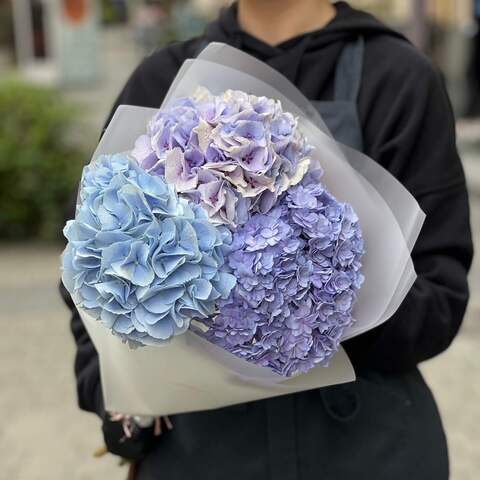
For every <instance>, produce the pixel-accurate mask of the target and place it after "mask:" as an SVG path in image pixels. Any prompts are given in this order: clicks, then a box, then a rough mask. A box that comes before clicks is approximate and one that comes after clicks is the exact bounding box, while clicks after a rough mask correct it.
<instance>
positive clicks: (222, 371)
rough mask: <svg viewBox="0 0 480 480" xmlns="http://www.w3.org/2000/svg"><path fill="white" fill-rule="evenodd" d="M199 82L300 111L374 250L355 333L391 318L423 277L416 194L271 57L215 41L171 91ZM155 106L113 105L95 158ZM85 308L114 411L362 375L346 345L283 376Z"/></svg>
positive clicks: (239, 397)
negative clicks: (417, 266)
mask: <svg viewBox="0 0 480 480" xmlns="http://www.w3.org/2000/svg"><path fill="white" fill-rule="evenodd" d="M198 86H203V87H206V88H208V89H209V90H210V91H211V92H212V93H214V94H219V93H221V92H223V91H225V90H228V89H237V90H243V91H246V92H248V93H251V94H254V95H258V96H261V95H265V96H267V97H271V98H276V99H279V100H280V101H281V102H282V105H283V108H284V110H286V111H290V112H292V113H293V114H295V115H297V116H298V117H299V119H300V122H299V123H300V126H301V129H302V131H303V132H304V134H305V135H306V137H307V139H308V142H309V143H310V144H312V145H313V146H314V147H315V149H314V151H313V154H312V159H313V162H314V164H316V165H319V166H321V167H322V168H323V170H324V172H325V173H324V176H323V180H322V181H323V183H324V184H325V186H326V187H327V189H328V190H329V191H330V192H331V193H332V194H333V195H335V196H336V197H337V199H339V200H340V201H343V202H348V203H350V204H351V205H352V206H353V208H354V209H355V211H356V213H357V214H358V216H359V219H360V226H361V229H362V234H363V238H364V241H365V246H366V254H365V255H364V257H363V260H362V264H363V267H362V273H363V274H364V276H365V282H364V285H363V286H362V288H361V290H360V292H359V294H358V299H357V302H356V304H355V307H354V310H353V315H354V318H355V319H356V322H355V323H354V325H353V326H352V327H350V328H349V329H348V330H347V331H346V332H345V334H344V337H343V339H344V340H345V339H347V338H351V337H354V336H356V335H359V334H360V333H363V332H365V331H367V330H370V329H372V328H374V327H376V326H378V325H380V324H381V323H382V322H385V321H386V320H387V319H388V318H389V317H391V316H392V315H393V313H394V312H395V311H396V310H397V308H398V307H399V305H400V303H401V302H402V301H403V299H404V298H405V296H406V294H407V293H408V291H409V289H410V287H411V286H412V284H413V282H414V281H415V278H416V274H415V270H414V267H413V263H412V260H411V257H410V253H411V250H412V248H413V246H414V244H415V241H416V239H417V237H418V234H419V232H420V228H421V226H422V224H423V221H424V214H423V212H422V211H421V209H420V208H419V206H418V204H417V202H416V201H415V199H414V198H413V197H412V196H411V195H410V193H409V192H408V191H407V190H406V189H405V188H404V187H403V186H402V185H401V184H400V183H399V182H398V181H397V180H396V179H395V178H394V177H393V176H392V175H391V174H390V173H388V172H387V171H386V170H385V169H383V168H382V167H381V166H380V165H378V164H377V163H375V162H374V161H373V160H372V159H370V158H369V157H367V156H366V155H363V154H362V153H360V152H357V151H354V150H352V149H351V148H348V147H346V146H344V145H340V144H338V143H337V142H336V141H335V140H334V139H333V137H332V135H331V134H330V132H329V131H328V128H327V127H326V125H325V123H324V122H323V120H322V119H321V117H320V115H319V114H318V113H317V111H316V110H315V109H314V108H313V107H312V106H311V104H310V103H309V101H308V100H307V99H306V98H305V97H304V96H303V95H302V94H301V93H300V91H298V90H297V89H296V87H294V86H293V85H292V84H291V83H290V82H289V81H288V80H286V79H285V78H284V77H283V76H281V75H280V74H279V73H278V72H276V71H274V70H273V69H271V68H270V67H268V66H267V65H265V64H263V63H261V62H259V61H258V60H256V59H254V58H252V57H250V56H248V55H246V54H245V53H243V52H241V51H239V50H236V49H234V48H232V47H229V46H226V45H223V44H218V43H212V44H210V45H209V46H207V47H206V49H205V50H204V51H203V52H202V53H201V54H200V55H199V57H198V59H196V60H187V61H186V62H185V63H184V65H183V66H182V68H181V69H180V71H179V73H178V75H177V77H176V78H175V80H174V82H173V83H172V86H171V88H170V90H169V92H168V94H167V96H166V98H165V100H164V103H163V106H167V105H168V104H170V103H171V102H172V101H174V100H175V99H177V98H180V97H185V96H190V95H191V94H192V93H193V92H194V91H195V89H196V88H197V87H198ZM155 112H156V109H150V108H143V107H132V106H121V107H119V108H118V109H117V111H116V112H115V115H114V116H113V119H112V121H111V122H110V124H109V126H108V128H107V130H106V132H105V134H104V136H103V138H102V140H101V141H100V143H99V145H98V147H97V149H96V151H95V153H94V158H93V160H94V159H95V158H96V157H97V156H98V155H101V154H109V153H118V152H122V151H129V150H131V149H132V148H133V145H134V142H135V140H136V138H137V137H138V136H139V135H141V134H142V133H144V132H145V130H146V125H147V122H148V121H149V119H150V118H151V117H152V116H153V115H154V114H155ZM80 314H81V316H82V319H83V321H84V323H85V325H86V327H87V329H88V332H89V334H90V336H91V338H92V340H93V342H94V344H95V346H96V349H97V351H98V353H99V357H100V367H101V378H102V387H103V393H104V399H105V405H106V408H107V410H113V411H120V412H123V413H129V414H135V415H168V414H174V413H180V412H188V411H196V410H205V409H212V408H218V407H222V406H227V405H232V404H235V403H241V402H246V401H252V400H258V399H261V398H266V397H272V396H277V395H282V394H287V393H293V392H298V391H302V390H308V389H312V388H319V387H323V386H327V385H332V384H338V383H343V382H348V381H352V380H354V378H355V374H354V371H353V368H352V366H351V364H350V361H349V360H348V357H347V355H346V354H345V352H344V351H343V349H340V350H339V351H338V353H337V354H336V355H335V356H334V357H333V359H332V360H331V362H330V365H329V366H328V367H317V368H314V369H312V370H311V371H310V372H308V373H307V374H304V375H299V376H297V377H294V378H290V379H288V380H285V379H284V378H283V377H280V376H278V375H276V374H274V373H272V372H270V371H269V370H266V369H264V368H261V367H257V366H254V365H251V364H249V363H247V362H245V361H243V360H240V359H238V358H236V357H234V356H233V355H231V354H230V353H228V352H225V351H223V350H221V349H220V348H218V347H216V346H213V345H211V344H208V343H207V342H206V341H204V340H202V339H200V338H199V337H198V336H196V335H195V334H194V333H192V332H187V334H185V335H182V336H179V337H175V338H174V339H173V341H172V342H171V343H170V344H168V345H166V346H163V347H142V348H139V349H136V350H132V349H130V348H129V347H128V346H127V345H125V344H123V343H122V342H121V341H120V340H119V339H118V338H117V337H114V336H113V335H112V334H111V333H110V332H109V331H108V330H107V329H105V328H104V327H103V326H101V325H100V324H98V323H97V322H96V321H95V320H94V319H93V318H91V317H89V316H88V315H87V314H85V312H83V311H81V309H80Z"/></svg>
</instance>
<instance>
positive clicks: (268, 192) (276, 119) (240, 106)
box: [132, 88, 311, 227]
mask: <svg viewBox="0 0 480 480" xmlns="http://www.w3.org/2000/svg"><path fill="white" fill-rule="evenodd" d="M310 151H311V147H310V146H309V145H308V143H307V142H306V140H305V137H304V136H303V135H302V134H301V132H300V130H299V128H298V122H297V119H296V118H295V117H294V116H293V115H292V114H290V113H288V112H284V111H283V110H282V107H281V104H280V102H279V101H275V100H272V99H269V98H266V97H256V96H254V95H248V94H246V93H244V92H241V91H233V90H228V91H226V92H224V93H223V94H221V95H217V96H215V95H212V94H211V93H210V92H208V91H207V90H205V89H201V88H200V89H199V90H198V91H197V92H196V93H195V94H194V95H193V96H192V97H190V98H182V99H179V100H177V101H175V102H174V103H173V104H172V105H171V106H169V107H167V108H165V109H161V110H159V111H158V113H157V114H156V115H155V116H154V117H153V119H152V120H151V121H150V122H149V124H148V129H147V133H146V134H145V135H142V136H140V137H139V138H138V139H137V141H136V143H135V148H134V149H133V152H132V155H133V156H134V157H135V158H136V159H137V161H138V162H139V164H140V165H141V166H142V167H143V168H144V169H146V170H147V171H148V172H150V173H152V174H156V175H162V176H164V177H165V179H166V181H167V182H168V183H170V184H172V185H174V186H175V189H176V191H177V192H178V193H179V194H181V195H182V196H185V197H187V198H189V199H191V200H194V201H195V202H198V203H200V204H201V205H202V206H203V208H204V209H205V210H206V211H207V213H208V215H209V217H210V219H211V220H212V221H213V222H214V223H217V224H225V225H229V226H230V227H236V226H238V225H242V224H243V223H245V222H246V221H247V220H248V218H249V217H250V215H251V214H252V213H255V212H261V213H265V212H268V211H269V210H270V209H271V208H272V207H273V205H274V204H275V203H276V201H277V199H278V197H279V196H280V195H281V194H282V193H283V192H285V191H286V190H287V189H288V188H289V187H291V186H293V185H296V184H297V183H298V182H300V181H301V179H302V178H303V176H304V175H305V173H306V172H307V170H308V166H309V163H310V158H309V153H310Z"/></svg>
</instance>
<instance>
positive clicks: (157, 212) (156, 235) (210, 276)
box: [62, 133, 236, 344]
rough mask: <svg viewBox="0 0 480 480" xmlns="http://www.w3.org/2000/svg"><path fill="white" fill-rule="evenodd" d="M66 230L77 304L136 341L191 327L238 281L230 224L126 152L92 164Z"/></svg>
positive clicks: (67, 266) (68, 280)
mask: <svg viewBox="0 0 480 480" xmlns="http://www.w3.org/2000/svg"><path fill="white" fill-rule="evenodd" d="M179 135H181V133H179ZM64 234H65V236H66V238H67V239H68V245H67V248H66V250H65V252H64V255H63V275H62V279H63V283H64V284H65V286H66V288H67V289H68V291H69V292H70V294H71V295H72V298H73V299H74V301H75V303H76V304H77V306H78V307H80V308H82V309H85V310H86V311H87V312H88V313H90V314H91V315H93V316H94V317H95V318H97V319H98V320H99V321H100V322H101V323H102V324H104V325H105V326H106V327H108V328H109V329H111V330H112V331H113V333H115V334H117V335H119V336H120V337H122V338H123V339H125V340H128V341H131V342H135V343H140V344H158V343H162V342H165V341H167V340H169V339H170V338H171V337H172V336H174V335H178V334H181V333H183V332H185V330H186V329H188V327H189V325H190V321H191V320H192V319H196V318H198V319H205V318H207V317H209V316H211V315H213V314H214V313H215V312H216V304H217V302H218V301H220V300H221V299H226V298H227V297H228V295H229V293H230V291H231V290H232V288H233V286H234V285H235V282H236V281H235V277H234V276H233V275H231V274H230V273H228V267H227V265H226V264H225V255H226V253H227V251H228V248H229V245H230V244H231V242H232V236H231V233H230V232H229V230H227V229H226V228H224V227H216V226H214V225H212V224H211V222H210V221H209V220H208V216H207V214H206V212H205V210H204V209H203V208H202V207H200V206H198V205H193V204H191V203H189V202H188V201H187V200H185V199H182V198H179V197H178V196H177V194H176V193H175V191H174V189H173V186H171V185H168V184H167V183H166V182H165V180H164V179H162V177H159V176H153V175H151V174H149V173H147V172H146V171H145V170H144V169H142V168H141V167H139V166H138V164H137V163H136V162H135V161H133V160H131V159H130V158H129V157H128V156H127V155H124V154H118V155H113V156H108V155H107V156H102V157H100V158H98V159H97V160H96V161H95V162H94V163H93V164H92V165H89V166H87V167H86V168H85V170H84V174H83V178H82V182H81V186H80V197H79V207H78V211H77V215H76V218H75V220H71V221H69V222H68V223H67V225H66V226H65V229H64Z"/></svg>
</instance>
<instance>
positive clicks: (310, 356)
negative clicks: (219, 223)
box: [202, 175, 364, 376]
mask: <svg viewBox="0 0 480 480" xmlns="http://www.w3.org/2000/svg"><path fill="white" fill-rule="evenodd" d="M314 180H316V179H315V178H314V176H311V175H308V176H307V177H305V179H304V181H303V182H302V183H301V184H299V185H297V186H293V187H291V188H290V189H289V190H288V192H286V193H285V194H284V195H283V196H282V197H281V199H280V200H279V202H278V204H277V205H276V206H275V207H274V208H273V209H272V210H271V211H269V212H268V213H265V214H264V213H257V214H254V215H253V216H252V217H251V218H250V219H249V220H248V221H247V222H246V224H245V225H244V226H242V227H241V228H239V229H238V230H237V231H236V232H235V233H234V235H233V244H232V253H231V254H230V255H229V257H228V264H229V266H230V267H231V269H232V272H233V273H234V275H235V276H236V278H237V285H236V286H235V287H234V289H233V291H232V294H231V295H230V297H229V298H228V299H225V300H222V301H221V302H220V304H219V305H220V311H219V314H218V315H216V316H215V317H213V318H210V319H207V320H203V321H202V322H203V323H204V324H205V326H206V332H205V333H204V334H205V336H206V337H207V338H208V339H209V340H210V341H212V342H213V343H215V344H217V345H219V346H221V347H223V348H225V349H226V350H228V351H229V352H231V353H233V354H235V355H236V356H238V357H240V358H243V359H245V360H247V361H249V362H253V363H255V364H257V365H260V366H264V367H269V368H271V369H272V370H273V371H275V372H277V373H279V374H281V375H284V376H290V375H293V374H295V373H302V372H306V371H308V370H309V369H310V368H312V367H314V366H315V365H318V364H322V365H325V364H327V363H328V361H329V359H330V358H331V357H332V355H333V354H334V353H335V352H336V351H337V349H338V346H339V342H340V339H341V336H342V333H343V332H344V330H345V328H347V327H348V326H350V325H351V324H352V323H353V318H352V306H353V303H354V301H355V296H356V292H357V291H358V289H359V288H360V286H361V284H362V281H363V276H362V274H361V273H360V267H361V264H360V259H361V256H362V254H363V252H364V247H363V241H362V236H361V232H360V228H359V224H358V218H357V216H356V214H355V212H354V211H353V209H352V207H351V206H350V205H348V204H345V203H340V202H338V201H337V200H336V199H335V198H334V197H333V196H332V195H331V194H330V193H329V192H328V191H327V190H325V188H324V187H323V186H322V185H321V184H320V183H318V182H317V181H314Z"/></svg>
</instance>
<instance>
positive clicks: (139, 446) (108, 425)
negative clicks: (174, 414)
mask: <svg viewBox="0 0 480 480" xmlns="http://www.w3.org/2000/svg"><path fill="white" fill-rule="evenodd" d="M102 432H103V438H104V440H105V445H106V448H107V450H108V451H109V452H110V453H113V454H114V455H118V456H120V457H122V458H125V459H127V460H141V459H142V458H144V457H145V456H146V455H147V454H148V452H149V451H150V450H151V449H152V447H153V446H154V445H155V444H156V443H157V442H158V441H159V438H160V435H156V432H155V428H154V425H152V426H150V427H145V428H140V427H137V428H134V429H131V431H130V435H128V436H127V435H126V433H125V429H124V426H123V422H122V421H118V420H115V421H114V420H112V419H111V415H110V414H109V413H107V414H106V417H105V418H104V420H103V425H102Z"/></svg>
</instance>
